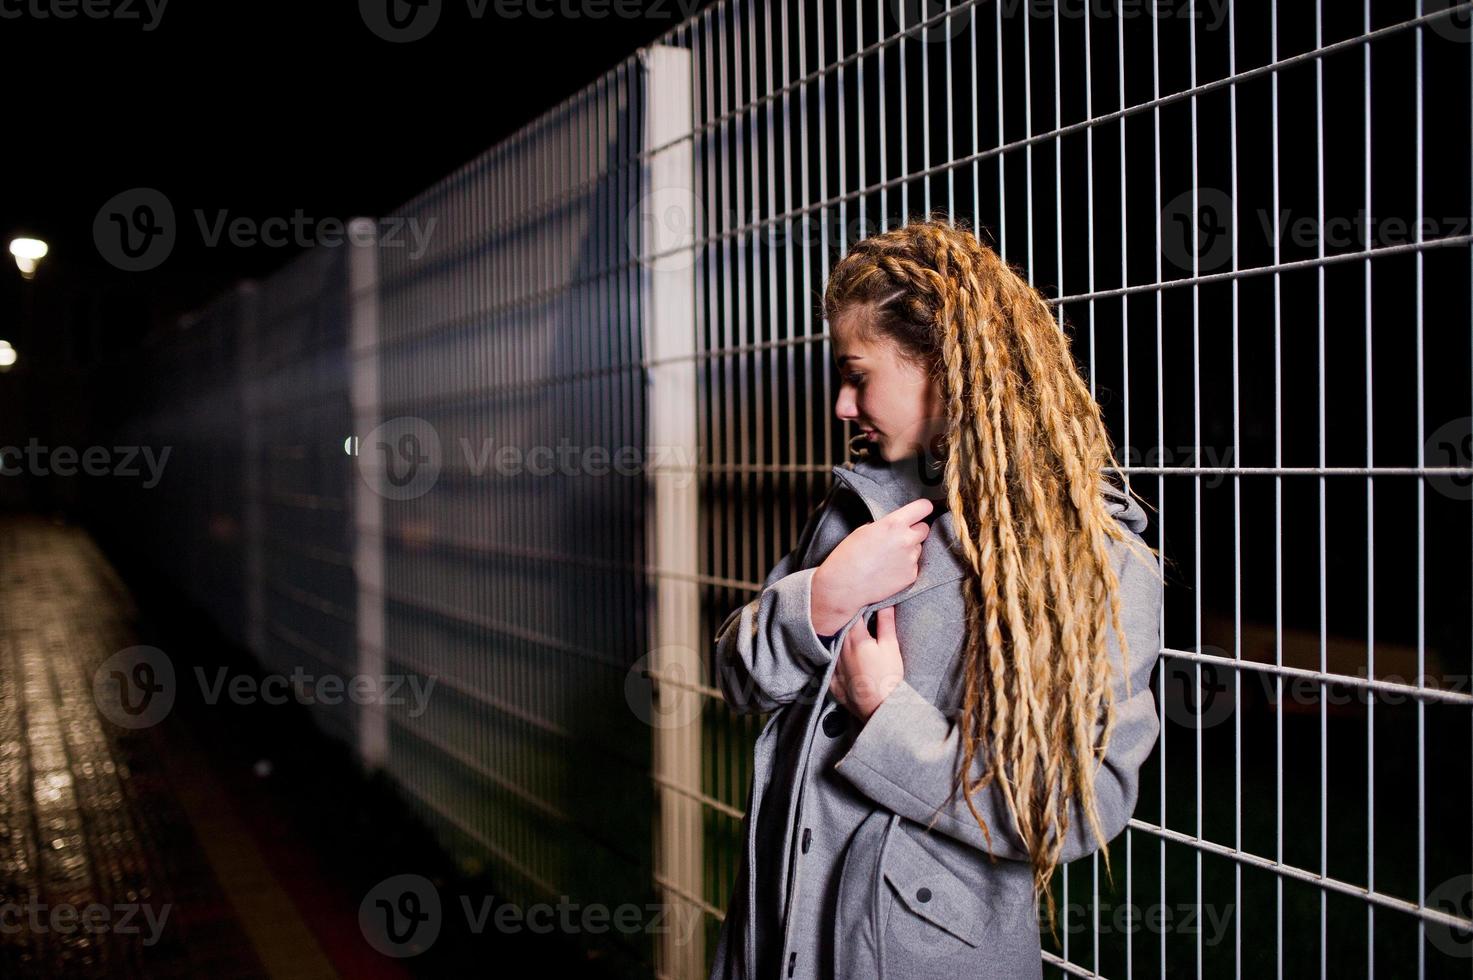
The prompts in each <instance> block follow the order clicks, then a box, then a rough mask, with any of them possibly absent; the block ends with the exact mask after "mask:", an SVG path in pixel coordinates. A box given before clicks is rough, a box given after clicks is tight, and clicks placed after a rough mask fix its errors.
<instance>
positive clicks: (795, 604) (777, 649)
mask: <svg viewBox="0 0 1473 980" xmlns="http://www.w3.org/2000/svg"><path fill="white" fill-rule="evenodd" d="M832 499H833V490H832V489H830V492H829V496H828V498H826V499H825V500H824V502H823V504H822V505H820V506H819V508H818V509H817V510H815V511H814V512H813V513H812V514H811V515H809V518H808V521H807V523H806V525H805V526H804V528H803V532H802V533H801V534H800V535H799V536H798V545H797V547H795V548H794V549H793V550H792V551H791V552H789V553H788V554H787V555H785V556H784V557H783V558H782V559H781V560H780V561H779V562H778V563H777V564H776V565H775V566H773V569H772V571H771V572H769V573H768V575H767V578H766V579H765V580H764V581H763V583H762V591H761V592H760V593H759V594H758V595H757V597H756V598H755V599H753V600H752V601H751V602H748V603H747V604H746V605H744V606H739V607H738V608H736V609H734V610H732V612H731V613H730V615H728V616H727V617H726V621H725V622H724V623H722V624H721V628H720V629H718V630H717V631H716V640H715V644H714V649H713V666H714V670H715V673H716V676H717V680H718V683H719V684H720V686H721V694H722V697H724V698H725V699H726V703H727V704H729V705H731V707H732V709H733V710H735V711H737V712H738V713H741V714H751V713H755V712H765V711H773V710H775V709H777V708H780V707H782V706H783V705H785V704H788V703H790V702H792V701H794V700H796V699H797V698H798V696H799V695H800V694H801V692H802V691H803V689H804V688H805V687H807V686H808V685H809V683H810V682H811V680H812V677H813V673H814V671H815V669H821V668H824V667H826V666H827V665H828V663H829V661H830V660H831V659H833V657H832V654H831V653H830V652H829V647H828V644H827V643H826V642H824V640H823V639H821V638H820V637H819V636H818V634H817V633H815V632H814V629H813V618H812V608H811V606H810V602H811V599H812V590H813V573H814V572H815V571H817V567H816V566H815V567H810V568H801V569H800V568H798V567H797V565H798V562H799V560H800V558H801V557H802V556H803V555H804V554H805V553H806V552H807V551H808V546H809V544H810V543H811V542H812V541H813V536H814V534H815V533H817V530H818V527H819V525H820V524H821V523H822V522H823V519H824V517H825V516H826V515H827V514H828V513H829V508H830V505H831V502H832Z"/></svg>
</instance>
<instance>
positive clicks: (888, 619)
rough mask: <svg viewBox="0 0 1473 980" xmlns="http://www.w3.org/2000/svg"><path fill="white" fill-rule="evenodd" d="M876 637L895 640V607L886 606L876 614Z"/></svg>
mask: <svg viewBox="0 0 1473 980" xmlns="http://www.w3.org/2000/svg"><path fill="white" fill-rule="evenodd" d="M875 639H876V640H878V641H880V642H881V643H884V642H886V641H889V642H891V643H893V642H895V607H894V606H886V607H885V608H884V609H881V610H880V611H879V612H877V613H876V614H875Z"/></svg>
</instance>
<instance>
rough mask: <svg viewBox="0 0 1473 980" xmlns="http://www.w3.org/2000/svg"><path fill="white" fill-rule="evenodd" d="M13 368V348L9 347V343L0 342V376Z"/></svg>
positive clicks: (6, 341) (5, 341)
mask: <svg viewBox="0 0 1473 980" xmlns="http://www.w3.org/2000/svg"><path fill="white" fill-rule="evenodd" d="M14 366H15V348H14V347H11V346H10V341H8V340H0V374H4V373H5V372H6V371H9V370H10V369H11V368H12V367H14Z"/></svg>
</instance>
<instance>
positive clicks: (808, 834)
mask: <svg viewBox="0 0 1473 980" xmlns="http://www.w3.org/2000/svg"><path fill="white" fill-rule="evenodd" d="M812 841H813V831H812V830H811V829H809V828H808V827H804V828H803V853H804V854H807V853H808V845H809V844H810V843H812Z"/></svg>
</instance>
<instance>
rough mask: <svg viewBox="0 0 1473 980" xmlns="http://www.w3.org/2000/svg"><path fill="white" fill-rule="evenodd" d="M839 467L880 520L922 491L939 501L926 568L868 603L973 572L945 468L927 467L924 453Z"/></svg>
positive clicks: (924, 553)
mask: <svg viewBox="0 0 1473 980" xmlns="http://www.w3.org/2000/svg"><path fill="white" fill-rule="evenodd" d="M833 473H834V477H835V478H836V479H838V480H840V481H841V482H843V483H844V484H845V485H846V486H848V487H849V489H851V490H853V491H854V493H855V494H856V495H857V496H858V497H859V498H860V499H861V500H863V501H864V503H865V505H866V506H867V507H868V508H869V510H870V515H871V516H872V517H873V518H874V519H875V520H879V519H880V518H881V517H884V516H885V515H886V514H889V513H891V512H892V511H895V510H897V509H898V508H900V507H901V506H903V505H905V504H907V503H909V502H910V501H912V500H915V499H916V498H917V497H927V498H929V499H930V500H931V502H932V503H933V504H934V505H935V506H934V509H933V510H932V511H931V515H932V516H931V517H930V518H928V519H927V520H928V523H930V525H931V533H930V534H928V535H927V536H926V541H925V543H924V544H923V545H922V546H921V570H920V574H919V575H918V576H917V577H916V580H915V581H914V582H912V583H911V584H910V586H909V587H908V588H906V589H903V590H902V591H900V592H897V593H895V594H894V595H893V596H891V597H890V598H888V599H883V600H881V601H880V602H877V603H874V604H873V605H872V606H870V607H868V608H870V609H882V608H884V607H885V606H889V605H894V604H895V603H897V602H901V601H903V600H905V599H908V598H909V597H910V596H912V595H915V594H916V593H918V592H924V591H925V590H926V589H929V588H931V587H932V586H935V585H940V584H942V583H943V582H951V581H955V580H956V579H959V578H961V577H962V576H964V575H965V574H966V573H967V568H968V565H967V560H966V556H965V554H964V553H963V552H962V545H961V540H960V539H959V538H958V537H957V535H956V528H955V527H954V526H953V524H952V519H951V511H950V510H949V509H948V508H947V506H946V488H945V486H944V485H943V484H942V482H941V477H940V474H939V472H932V471H930V470H928V469H926V468H925V467H923V465H922V457H920V456H919V455H916V456H911V457H909V458H908V459H905V460H899V461H896V462H894V463H889V462H886V461H885V460H883V459H881V460H869V459H861V460H858V461H856V462H851V463H844V464H842V465H839V466H835V467H833Z"/></svg>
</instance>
